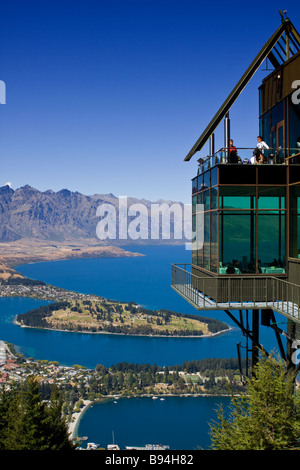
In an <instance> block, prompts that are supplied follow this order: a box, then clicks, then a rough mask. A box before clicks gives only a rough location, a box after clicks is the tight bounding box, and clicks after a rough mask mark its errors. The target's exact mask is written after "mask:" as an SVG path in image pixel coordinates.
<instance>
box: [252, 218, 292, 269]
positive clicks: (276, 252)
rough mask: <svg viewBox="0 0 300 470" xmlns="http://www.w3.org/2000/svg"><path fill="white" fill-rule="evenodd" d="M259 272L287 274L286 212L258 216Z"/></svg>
mask: <svg viewBox="0 0 300 470" xmlns="http://www.w3.org/2000/svg"><path fill="white" fill-rule="evenodd" d="M258 267H259V272H262V273H266V274H272V273H278V274H280V273H285V268H286V253H285V212H277V213H274V212H268V213H266V212H265V213H263V214H262V213H259V214H258Z"/></svg>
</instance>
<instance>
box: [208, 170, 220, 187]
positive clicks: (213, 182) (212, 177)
mask: <svg viewBox="0 0 300 470" xmlns="http://www.w3.org/2000/svg"><path fill="white" fill-rule="evenodd" d="M217 184H218V168H213V169H212V170H211V172H210V185H211V186H216V185H217Z"/></svg>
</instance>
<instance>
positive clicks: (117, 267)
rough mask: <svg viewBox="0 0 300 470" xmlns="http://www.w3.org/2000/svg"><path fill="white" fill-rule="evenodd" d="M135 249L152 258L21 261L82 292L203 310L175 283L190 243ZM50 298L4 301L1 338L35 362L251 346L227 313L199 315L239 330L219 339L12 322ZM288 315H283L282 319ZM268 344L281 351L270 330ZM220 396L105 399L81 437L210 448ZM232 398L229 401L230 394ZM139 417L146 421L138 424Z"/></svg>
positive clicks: (196, 353) (149, 358)
mask: <svg viewBox="0 0 300 470" xmlns="http://www.w3.org/2000/svg"><path fill="white" fill-rule="evenodd" d="M130 249H131V251H135V252H139V253H142V254H143V255H144V256H142V257H131V258H102V259H101V258H98V259H81V260H67V261H56V262H48V263H35V264H28V265H23V266H20V267H18V270H19V271H20V272H21V273H23V274H24V275H25V276H28V277H30V278H33V279H39V280H43V281H45V282H47V283H50V284H53V285H56V286H59V287H63V288H66V289H70V290H74V291H78V292H82V293H90V294H97V295H101V296H104V297H107V298H110V299H115V300H126V301H131V300H132V301H135V302H137V303H138V304H141V305H143V306H145V307H147V308H150V309H158V308H165V309H169V310H174V311H177V312H181V313H187V314H193V315H195V314H197V311H196V310H195V309H194V308H193V307H192V306H191V305H189V304H188V303H187V302H186V301H184V300H183V299H182V298H181V297H180V296H179V295H178V294H176V293H175V292H174V291H173V290H172V288H171V287H170V282H171V263H189V262H190V259H191V252H190V251H186V250H185V248H184V247H182V246H165V247H162V246H158V247H131V248H130ZM45 303H46V302H43V301H38V300H33V299H24V298H0V328H1V330H0V331H1V333H0V339H2V340H5V341H8V342H11V343H13V344H15V345H16V346H18V348H19V349H20V351H21V352H22V353H24V354H25V355H26V356H33V357H34V358H35V359H48V360H56V361H58V362H60V363H61V364H65V365H73V364H81V365H83V366H86V367H88V368H94V367H95V366H96V365H97V364H103V365H105V366H110V365H112V364H116V363H118V362H123V361H126V362H132V363H150V364H154V363H156V364H159V365H162V366H164V365H167V366H172V365H174V364H182V363H183V362H184V361H186V360H193V359H194V360H197V359H201V358H207V357H237V347H236V345H237V343H239V342H241V344H242V346H245V338H244V336H243V335H242V333H241V332H240V330H239V329H238V328H237V327H236V326H235V324H234V323H233V322H232V320H231V319H230V318H229V317H228V316H227V315H226V313H225V312H212V311H205V312H198V314H199V315H201V316H205V317H213V318H219V319H220V320H222V321H224V322H225V323H227V324H229V325H230V326H231V327H232V330H230V331H229V332H227V333H224V334H220V335H218V336H215V337H213V338H148V337H134V336H132V337H131V336H123V335H109V334H83V333H71V332H57V331H47V330H41V329H30V328H20V327H18V326H17V325H15V324H14V323H13V322H12V319H13V318H14V317H15V316H16V315H17V314H18V313H22V312H26V311H28V310H31V309H34V308H37V307H39V306H40V305H42V304H45ZM282 320H284V319H283V318H282V317H281V318H280V319H279V321H282ZM282 327H283V328H284V325H282ZM260 342H261V343H262V344H263V346H264V347H265V348H266V349H267V350H268V351H272V350H275V346H276V341H275V335H274V332H273V331H272V330H268V329H267V328H262V329H261V334H260ZM220 400H223V398H222V399H220V398H207V399H206V398H203V397H201V398H198V399H196V398H179V397H174V399H173V397H172V398H168V399H166V401H164V402H158V401H157V400H155V401H154V402H153V401H151V400H147V399H135V398H134V399H133V398H132V399H129V400H125V399H124V400H123V399H122V400H119V402H118V403H117V404H115V403H113V402H108V403H105V404H99V405H95V406H94V407H93V408H91V409H89V410H88V411H87V412H86V413H85V415H84V417H83V419H82V421H81V424H80V428H79V434H80V435H83V434H84V435H88V436H89V440H93V441H95V442H98V443H99V444H100V445H107V443H110V442H111V433H112V431H115V433H116V439H117V440H118V443H119V445H121V446H124V445H140V446H142V445H145V444H147V443H158V442H160V443H162V444H167V445H170V446H171V447H172V448H174V449H183V448H185V449H193V448H195V447H196V446H201V447H202V448H205V447H206V446H207V445H208V442H209V436H208V424H207V423H208V420H209V421H210V420H211V419H215V417H216V415H215V409H216V408H217V404H218V403H219V402H220ZM224 400H225V402H226V398H224ZM113 405H114V406H113ZM160 405H163V406H164V408H162V407H159V406H160ZM162 411H163V414H162ZM136 417H139V420H138V422H136V423H135V421H134V420H135V419H136ZM174 419H175V420H176V423H177V424H176V426H175V424H174V421H173V420H174ZM134 423H135V424H134ZM151 423H152V424H151ZM183 430H184V432H183ZM182 446H184V447H182Z"/></svg>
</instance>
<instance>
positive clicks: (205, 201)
mask: <svg viewBox="0 0 300 470" xmlns="http://www.w3.org/2000/svg"><path fill="white" fill-rule="evenodd" d="M203 204H204V210H205V211H209V209H210V189H208V190H206V191H204V192H203Z"/></svg>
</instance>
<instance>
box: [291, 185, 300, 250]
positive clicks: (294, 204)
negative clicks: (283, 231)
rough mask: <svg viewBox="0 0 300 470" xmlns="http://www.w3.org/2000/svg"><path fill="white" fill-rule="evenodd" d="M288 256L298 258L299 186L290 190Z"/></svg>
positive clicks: (299, 225) (299, 230)
mask: <svg viewBox="0 0 300 470" xmlns="http://www.w3.org/2000/svg"><path fill="white" fill-rule="evenodd" d="M290 256H291V257H292V258H300V186H293V187H291V188H290Z"/></svg>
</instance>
